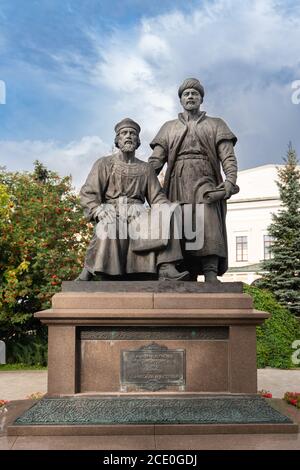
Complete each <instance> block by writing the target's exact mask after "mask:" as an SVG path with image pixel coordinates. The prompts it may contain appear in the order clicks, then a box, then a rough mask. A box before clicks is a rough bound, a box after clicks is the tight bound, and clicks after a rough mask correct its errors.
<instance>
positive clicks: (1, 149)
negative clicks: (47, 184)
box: [0, 136, 111, 189]
mask: <svg viewBox="0 0 300 470" xmlns="http://www.w3.org/2000/svg"><path fill="white" fill-rule="evenodd" d="M110 152H111V148H110V147H109V145H107V144H105V143H104V142H103V141H102V140H101V139H100V138H99V137H97V136H86V137H83V138H82V139H81V140H79V141H74V142H70V143H68V144H61V143H59V142H54V141H38V140H36V141H30V140H25V141H19V142H18V141H0V155H1V160H0V162H1V165H7V168H8V169H9V170H19V169H20V166H21V167H22V169H24V170H32V168H33V162H34V160H39V161H41V162H42V163H44V164H45V165H46V166H47V167H48V168H49V169H52V170H54V171H57V172H58V173H59V174H60V175H70V174H71V175H72V179H73V184H74V185H75V187H76V188H77V189H79V188H80V186H81V185H82V184H83V183H84V181H85V179H86V177H87V175H88V173H89V171H90V169H91V167H92V165H93V163H94V162H95V160H97V158H100V157H102V156H105V155H108V154H109V153H110Z"/></svg>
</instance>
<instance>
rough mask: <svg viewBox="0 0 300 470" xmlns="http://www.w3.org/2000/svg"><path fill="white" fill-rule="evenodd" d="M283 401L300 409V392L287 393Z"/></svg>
mask: <svg viewBox="0 0 300 470" xmlns="http://www.w3.org/2000/svg"><path fill="white" fill-rule="evenodd" d="M283 399H284V400H285V401H286V402H287V403H289V404H290V405H293V406H296V407H297V408H299V409H300V392H286V393H285V394H284V397H283Z"/></svg>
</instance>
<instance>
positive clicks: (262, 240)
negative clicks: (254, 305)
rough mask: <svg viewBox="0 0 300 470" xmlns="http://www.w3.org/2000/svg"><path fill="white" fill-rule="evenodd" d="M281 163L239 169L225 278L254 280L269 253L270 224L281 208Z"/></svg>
mask: <svg viewBox="0 0 300 470" xmlns="http://www.w3.org/2000/svg"><path fill="white" fill-rule="evenodd" d="M277 167H278V165H263V166H259V167H256V168H250V169H249V170H243V171H240V172H239V174H238V181H237V184H238V185H239V187H240V192H239V193H238V194H236V195H235V196H233V197H232V198H231V199H230V200H229V201H228V204H227V224H226V225H227V236H228V251H229V270H228V272H227V273H226V274H225V275H224V276H223V278H222V280H223V281H243V282H247V283H248V284H251V283H252V282H253V281H254V280H255V279H257V278H259V277H260V276H259V275H258V274H257V272H258V271H259V270H260V263H261V261H262V260H264V259H268V258H269V257H270V249H269V247H270V242H271V239H270V236H269V235H268V226H269V225H270V223H271V221H272V213H276V212H277V211H278V209H279V208H280V198H279V190H278V187H277V185H276V182H275V181H277V180H278V176H277V169H276V168H277Z"/></svg>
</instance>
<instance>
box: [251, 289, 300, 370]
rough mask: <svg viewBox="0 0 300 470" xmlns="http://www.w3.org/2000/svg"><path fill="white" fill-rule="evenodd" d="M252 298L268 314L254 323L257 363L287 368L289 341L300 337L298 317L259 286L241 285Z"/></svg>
mask: <svg viewBox="0 0 300 470" xmlns="http://www.w3.org/2000/svg"><path fill="white" fill-rule="evenodd" d="M244 291H245V292H246V293H247V294H250V295H251V296H252V298H253V302H254V307H255V308H256V309H257V310H263V311H265V312H269V313H270V314H271V316H270V318H268V319H267V320H266V321H265V322H264V323H263V325H262V326H259V327H257V366H258V367H259V368H263V367H277V368H281V369H288V368H291V367H295V365H294V364H293V363H292V359H291V357H292V353H293V349H292V343H293V341H295V340H296V339H300V323H299V320H298V319H297V318H296V317H295V316H294V315H293V314H292V313H290V312H289V310H287V309H286V308H285V307H283V306H282V305H280V304H279V303H278V302H277V301H276V299H275V297H274V295H273V294H272V293H271V292H269V291H267V290H265V289H260V288H258V287H252V286H247V285H245V286H244Z"/></svg>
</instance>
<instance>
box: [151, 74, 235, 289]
mask: <svg viewBox="0 0 300 470" xmlns="http://www.w3.org/2000/svg"><path fill="white" fill-rule="evenodd" d="M178 95H179V98H180V102H181V104H182V106H183V109H184V111H183V113H180V114H179V115H178V119H174V120H173V121H168V122H166V123H165V124H164V125H163V126H162V127H161V129H160V131H159V132H158V134H157V135H156V137H155V138H154V139H153V141H152V142H151V144H150V146H151V148H152V149H153V153H152V155H151V157H150V159H149V163H150V164H151V165H152V167H153V168H154V169H155V171H156V173H157V174H158V173H159V172H160V171H161V169H162V168H163V166H164V164H165V163H167V170H166V175H165V179H164V190H165V193H166V195H167V197H168V199H169V200H170V201H179V202H181V203H182V204H197V203H200V202H206V203H205V204H204V244H203V246H202V248H201V249H198V250H195V251H185V252H184V261H185V264H186V268H187V269H188V270H189V272H190V274H191V276H192V279H193V280H196V279H197V276H198V274H204V276H205V281H206V282H219V281H218V279H217V275H218V276H221V275H222V274H224V273H225V272H226V270H227V269H228V253H227V236H226V226H225V217H226V199H228V198H230V197H231V196H232V194H235V193H236V192H238V187H237V186H236V179H237V161H236V158H235V154H234V149H233V147H234V145H235V143H236V141H237V138H236V136H235V135H234V134H233V133H232V132H231V130H230V129H229V127H228V126H227V124H226V123H225V122H224V121H223V120H222V119H220V118H215V117H210V116H207V115H206V113H205V111H201V110H200V105H201V104H202V102H203V97H204V88H203V86H202V85H201V83H200V82H199V80H197V79H195V78H187V79H186V80H184V82H183V83H182V85H181V86H180V87H179V90H178ZM221 168H222V169H223V172H224V174H225V181H223V178H222V174H221ZM204 194H208V195H210V197H208V198H206V199H205V198H204Z"/></svg>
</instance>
